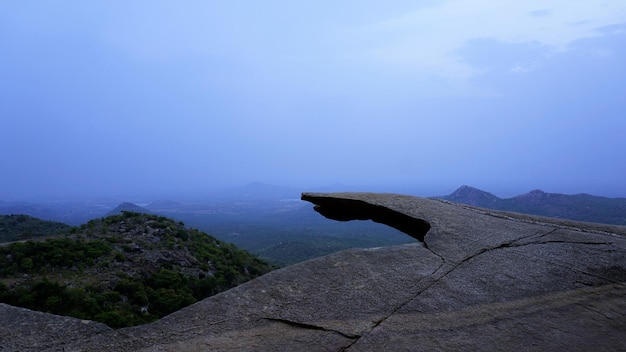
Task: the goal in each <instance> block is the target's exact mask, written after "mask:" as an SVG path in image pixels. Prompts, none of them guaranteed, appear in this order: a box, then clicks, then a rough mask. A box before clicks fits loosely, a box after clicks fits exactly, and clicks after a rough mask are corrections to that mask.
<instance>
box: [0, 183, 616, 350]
mask: <svg viewBox="0 0 626 352" xmlns="http://www.w3.org/2000/svg"><path fill="white" fill-rule="evenodd" d="M303 199H305V200H308V201H310V202H313V203H315V204H318V207H317V209H316V210H318V211H319V212H320V213H322V214H324V215H325V216H328V217H330V218H334V219H339V220H349V219H365V218H372V219H374V220H375V221H379V222H383V223H387V224H388V225H390V226H394V227H396V228H399V229H402V230H404V231H406V232H407V233H410V234H411V235H412V236H414V237H416V238H418V239H420V240H422V241H423V242H419V243H414V244H408V245H403V246H393V247H385V248H377V249H354V250H349V251H344V252H340V253H336V254H333V255H329V256H326V257H323V258H318V259H314V260H311V261H308V262H304V263H300V264H297V265H293V266H290V267H287V268H284V269H281V270H277V271H274V272H271V273H269V274H267V275H265V276H262V277H260V278H257V279H255V280H252V281H250V282H248V283H245V284H243V285H241V286H239V287H236V288H234V289H231V290H229V291H227V292H224V293H221V294H219V295H217V296H214V297H211V298H208V299H206V300H204V301H202V302H198V303H196V304H194V305H192V306H190V307H187V308H185V309H183V310H181V311H178V312H176V313H174V314H172V315H169V316H167V317H165V318H163V319H161V320H159V321H157V322H155V323H152V324H148V325H144V326H138V327H132V328H126V329H121V330H117V331H113V330H111V329H108V328H106V327H103V326H102V325H100V324H96V323H87V322H82V321H80V320H76V319H71V318H65V317H58V316H53V315H47V314H43V313H34V312H30V311H27V310H25V309H20V308H14V307H10V306H6V305H0V346H2V348H3V349H4V350H20V351H28V350H33V351H34V350H37V351H41V350H55V351H56V350H65V351H102V350H110V351H137V350H139V351H207V350H212V351H382V350H393V351H417V350H424V351H433V350H506V351H509V350H516V351H519V350H526V351H535V350H536V351H545V350H567V351H575V350H580V351H589V350H602V351H610V350H624V349H625V348H626V237H625V236H626V228H624V227H617V226H608V225H599V224H589V223H580V222H573V221H564V220H555V219H549V218H540V217H536V216H530V215H522V214H514V213H502V212H495V211H488V210H485V209H479V208H473V207H469V206H463V205H459V204H454V203H448V202H445V201H439V200H430V199H422V198H415V197H408V196H401V195H392V194H370V193H334V194H312V193H305V194H303Z"/></svg>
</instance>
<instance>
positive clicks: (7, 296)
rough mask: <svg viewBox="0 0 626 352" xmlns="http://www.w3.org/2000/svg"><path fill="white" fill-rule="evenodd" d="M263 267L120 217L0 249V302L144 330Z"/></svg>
mask: <svg viewBox="0 0 626 352" xmlns="http://www.w3.org/2000/svg"><path fill="white" fill-rule="evenodd" d="M270 270H271V268H270V267H269V266H268V265H267V264H266V263H265V262H263V261H261V260H259V259H257V258H256V257H254V256H252V255H250V254H249V253H248V252H245V251H243V250H240V249H238V248H237V247H235V246H234V245H231V244H227V243H225V242H222V241H219V240H217V239H215V238H214V237H211V236H209V235H207V234H205V233H202V232H199V231H197V230H190V229H187V228H185V227H184V226H183V224H182V223H177V222H175V221H173V220H170V219H167V218H164V217H159V216H155V215H149V214H139V213H131V212H125V213H123V214H122V215H116V216H110V217H107V218H103V219H98V220H92V221H90V222H88V223H87V224H85V225H82V226H80V227H76V228H73V229H71V230H70V231H67V232H66V233H65V234H64V235H59V236H56V237H54V238H47V239H45V240H38V241H26V242H19V243H12V244H9V245H7V246H3V247H0V302H4V303H8V304H12V305H15V306H21V307H26V308H30V309H35V310H41V311H44V312H49V313H55V314H61V315H69V316H73V317H77V318H81V319H90V320H95V321H99V322H103V323H106V324H107V325H109V326H111V327H115V328H119V327H124V326H130V325H136V324H144V323H147V322H150V321H153V320H155V319H158V318H160V317H162V316H165V315H167V314H169V313H172V312H174V311H176V310H178V309H180V308H182V307H185V306H187V305H189V304H191V303H194V302H196V301H198V300H201V299H203V298H205V297H208V296H210V295H213V294H216V293H218V292H221V291H224V290H227V289H229V288H231V287H234V286H237V285H239V284H241V283H243V282H245V281H248V280H250V279H252V278H255V277H257V276H259V275H262V274H264V273H266V272H268V271H270Z"/></svg>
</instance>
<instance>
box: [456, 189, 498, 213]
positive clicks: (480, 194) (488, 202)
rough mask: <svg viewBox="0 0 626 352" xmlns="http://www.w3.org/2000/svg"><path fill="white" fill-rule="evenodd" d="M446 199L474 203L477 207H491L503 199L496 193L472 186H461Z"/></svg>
mask: <svg viewBox="0 0 626 352" xmlns="http://www.w3.org/2000/svg"><path fill="white" fill-rule="evenodd" d="M445 199H446V200H449V201H452V202H457V203H463V204H468V205H474V206H477V207H485V208H490V207H492V206H494V205H496V204H498V202H499V201H500V200H501V199H500V198H498V197H496V196H495V195H493V194H491V193H489V192H485V191H481V190H479V189H477V188H474V187H470V186H465V185H463V186H461V187H459V188H458V189H457V190H456V191H454V192H452V193H451V194H450V195H449V196H446V197H445Z"/></svg>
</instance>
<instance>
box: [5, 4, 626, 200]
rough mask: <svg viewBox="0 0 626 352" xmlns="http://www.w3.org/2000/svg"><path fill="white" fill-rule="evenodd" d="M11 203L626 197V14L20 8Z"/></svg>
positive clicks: (8, 33)
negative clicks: (343, 189) (235, 196)
mask: <svg viewBox="0 0 626 352" xmlns="http://www.w3.org/2000/svg"><path fill="white" fill-rule="evenodd" d="M0 44H1V55H0V119H1V120H0V160H1V165H2V169H1V170H2V171H1V173H0V200H10V199H23V198H24V199H25V198H28V197H32V196H37V195H39V196H53V197H64V196H76V195H85V196H92V195H98V196H101V195H112V196H123V195H126V194H132V195H139V194H142V195H154V196H155V197H159V196H160V195H161V194H164V195H165V194H168V195H175V194H191V193H202V192H204V191H205V190H207V189H210V188H215V187H222V186H234V185H242V184H245V183H248V182H252V181H261V182H266V183H272V184H279V185H287V186H295V187H301V188H302V189H303V191H304V190H307V188H309V187H313V186H322V185H326V184H333V183H343V184H347V185H353V186H357V187H362V188H363V190H368V189H375V190H391V191H397V190H402V189H412V190H418V191H421V192H422V193H423V195H436V194H447V193H450V192H452V191H453V190H454V189H455V188H457V187H458V186H460V185H462V184H468V185H472V186H475V187H478V188H481V189H485V190H488V191H491V192H493V193H495V194H496V195H499V196H512V195H515V194H519V193H524V192H526V191H529V190H531V189H534V188H541V189H543V190H544V191H547V192H559V193H581V192H586V193H592V194H598V195H607V196H621V197H626V181H624V180H626V2H625V1H624V0H598V1H594V0H584V1H583V0H554V1H551V0H547V1H546V0H542V1H538V0H529V1H519V0H500V1H492V0H476V1H461V0H450V1H435V0H429V1H414V0H410V1H399V0H397V1H396V0H385V1H372V0H370V1H367V0H345V1H326V0H315V1H306V0H302V1H291V0H289V1H288V0H267V1H243V0H242V1H208V0H207V1H155V0H149V1H148V0H146V1H127V0H122V1H112V0H107V1H96V0H93V1H82V0H77V1H66V0H55V1H52V0H50V1H2V2H1V3H0Z"/></svg>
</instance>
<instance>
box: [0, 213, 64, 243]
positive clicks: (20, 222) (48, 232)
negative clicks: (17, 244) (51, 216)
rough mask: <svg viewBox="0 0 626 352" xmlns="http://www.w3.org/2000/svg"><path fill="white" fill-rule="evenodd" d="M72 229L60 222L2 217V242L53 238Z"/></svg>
mask: <svg viewBox="0 0 626 352" xmlns="http://www.w3.org/2000/svg"><path fill="white" fill-rule="evenodd" d="M70 228H71V227H70V226H69V225H66V224H63V223H60V222H54V221H45V220H41V219H37V218H34V217H32V216H28V215H22V214H20V215H0V242H11V241H17V240H24V239H29V238H35V237H42V236H53V235H58V234H60V233H62V232H67V231H69V230H70Z"/></svg>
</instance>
